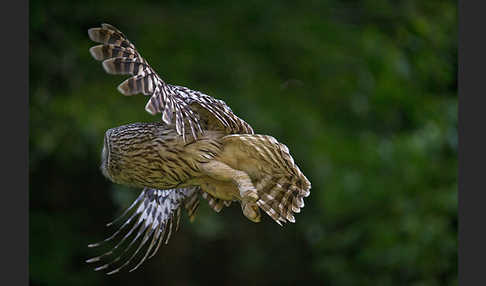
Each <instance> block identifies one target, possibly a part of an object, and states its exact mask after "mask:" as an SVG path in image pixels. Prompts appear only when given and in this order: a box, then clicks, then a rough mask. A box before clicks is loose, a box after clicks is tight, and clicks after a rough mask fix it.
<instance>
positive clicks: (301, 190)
mask: <svg viewBox="0 0 486 286" xmlns="http://www.w3.org/2000/svg"><path fill="white" fill-rule="evenodd" d="M88 34H89V37H90V38H91V40H93V41H95V42H98V43H101V45H97V46H94V47H92V48H91V49H90V53H91V55H92V56H93V57H94V58H95V59H96V60H99V61H103V62H102V63H103V68H104V69H105V71H106V72H107V73H110V74H128V75H130V76H131V77H130V78H128V79H127V80H125V81H124V82H122V83H121V84H120V85H119V86H118V90H119V91H120V92H121V93H122V94H124V95H134V94H144V95H147V96H150V99H149V100H148V102H147V105H146V106H145V110H146V111H147V112H149V113H151V114H153V115H155V114H158V113H160V114H162V118H161V119H162V120H161V121H159V122H153V123H133V124H128V125H124V126H120V127H116V128H112V129H109V130H108V131H106V133H105V137H104V146H103V150H102V156H101V157H102V158H101V159H102V163H101V171H102V173H103V175H104V176H105V177H107V178H108V179H109V180H111V181H112V182H114V183H117V184H123V185H126V186H130V187H135V188H142V189H143V190H142V192H141V193H140V195H139V196H138V198H137V199H136V200H135V201H134V202H133V203H132V205H131V206H130V207H129V208H128V209H127V210H126V211H125V212H124V213H123V214H122V216H121V217H120V218H118V219H116V220H115V221H113V222H111V223H109V224H108V226H110V225H112V224H114V223H115V222H118V221H123V220H124V222H123V223H122V224H121V226H120V227H119V229H118V230H117V231H115V233H113V235H111V236H110V237H108V238H107V239H105V240H104V241H102V242H99V243H94V244H90V245H89V246H90V247H96V246H99V245H101V244H102V243H104V242H108V241H111V240H113V239H115V238H117V237H119V236H121V240H120V241H119V242H118V243H117V244H116V245H115V246H114V247H113V248H112V249H111V250H110V251H108V252H106V253H104V254H102V255H100V256H98V257H95V258H91V259H89V260H87V262H88V263H92V262H101V261H104V260H107V259H109V258H110V257H114V258H112V259H111V260H110V262H108V263H104V264H102V265H101V266H99V267H97V268H95V270H108V268H110V267H112V266H113V267H114V265H115V264H117V263H118V264H119V265H118V266H117V267H116V268H114V269H113V270H110V271H109V272H107V274H113V273H116V272H118V271H120V270H121V269H122V268H124V267H126V266H127V265H128V264H129V263H130V262H131V261H132V260H133V258H134V257H135V256H136V255H137V254H138V253H140V252H141V253H143V254H141V255H143V257H142V258H141V259H140V260H139V261H138V263H137V264H136V265H135V266H134V267H133V268H131V270H130V271H133V270H135V269H137V268H138V267H139V266H140V265H141V264H142V263H143V262H144V261H145V260H146V259H147V258H150V257H152V256H153V255H154V254H155V253H156V252H157V250H158V249H159V247H160V245H161V244H162V243H165V244H167V242H168V241H169V238H170V236H171V234H172V232H173V231H176V230H177V229H178V227H179V223H180V218H181V212H182V210H183V209H185V210H186V211H187V213H188V216H189V218H190V220H191V221H193V219H194V217H195V215H196V210H197V208H198V206H199V200H200V197H203V198H204V199H205V200H207V201H208V203H209V205H210V207H211V208H212V209H214V210H215V211H216V212H220V211H221V209H222V208H223V207H228V206H230V205H231V203H232V202H238V203H239V204H240V205H241V209H242V212H243V214H244V215H245V216H246V217H247V218H248V219H249V220H251V221H253V222H259V221H260V219H261V216H260V209H262V210H263V211H264V212H265V213H266V214H268V215H269V216H270V217H271V218H272V219H273V220H274V221H275V222H276V223H278V224H279V225H282V223H284V222H295V218H294V215H293V214H294V213H299V212H300V209H301V208H302V207H304V200H303V198H304V197H307V196H308V195H309V194H310V191H309V190H310V188H311V184H310V182H309V180H307V178H306V177H305V176H304V174H303V173H302V172H301V171H300V169H299V167H298V166H297V165H296V164H295V162H294V160H293V158H292V156H291V155H290V152H289V149H288V148H287V146H285V145H284V144H282V143H280V142H278V141H277V140H276V139H275V138H273V137H272V136H268V135H257V134H254V132H253V129H252V128H251V126H250V125H249V124H248V123H246V122H245V121H244V120H242V119H241V118H239V117H238V116H236V115H235V114H234V113H233V112H232V110H231V109H230V108H229V107H228V106H227V105H226V103H225V102H224V101H222V100H218V99H215V98H213V97H211V96H209V95H206V94H204V93H201V92H199V91H194V90H190V89H189V88H187V87H182V86H176V85H171V84H168V83H166V82H165V81H164V80H162V79H161V78H160V76H159V75H158V74H157V73H156V72H155V71H154V70H153V69H152V67H151V66H150V65H149V64H148V62H147V61H146V60H145V59H144V58H142V57H141V55H140V53H139V52H138V51H137V50H136V48H135V46H134V45H133V44H132V43H131V42H130V41H129V40H128V39H127V38H126V37H125V35H124V34H123V33H122V32H120V31H119V30H118V29H116V28H115V27H113V26H111V25H109V24H102V25H101V27H99V28H92V29H89V30H88ZM124 231H126V233H125V234H124V235H123V234H122V232H124ZM128 241H130V242H128ZM125 242H126V243H128V245H127V246H123V247H122V245H123V244H124V243H125ZM132 247H136V249H135V250H134V251H133V252H132V254H131V255H130V254H129V251H128V250H130V249H132ZM144 247H145V249H144V250H142V249H143V248H144ZM122 248H124V250H123V251H122V250H121V249H122ZM118 250H119V252H121V253H119V254H117V252H118Z"/></svg>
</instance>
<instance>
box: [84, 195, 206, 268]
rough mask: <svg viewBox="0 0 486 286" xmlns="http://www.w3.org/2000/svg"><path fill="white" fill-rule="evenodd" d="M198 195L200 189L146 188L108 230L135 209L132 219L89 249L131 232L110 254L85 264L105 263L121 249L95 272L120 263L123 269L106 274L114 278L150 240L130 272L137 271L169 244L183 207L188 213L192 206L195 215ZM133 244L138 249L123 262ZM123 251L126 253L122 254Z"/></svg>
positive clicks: (177, 226)
mask: <svg viewBox="0 0 486 286" xmlns="http://www.w3.org/2000/svg"><path fill="white" fill-rule="evenodd" d="M198 193H199V187H190V188H180V189H169V190H155V189H148V188H145V189H144V190H143V191H142V192H141V193H140V195H139V196H138V198H137V199H136V200H135V201H134V202H133V203H132V205H131V206H130V207H129V208H128V209H126V210H125V212H124V213H123V214H122V215H121V216H120V217H119V218H117V219H116V220H114V221H113V222H110V223H108V224H107V226H111V225H112V224H114V223H116V222H117V221H120V220H121V219H122V218H124V217H126V216H127V214H128V213H130V211H131V210H133V209H135V208H136V209H135V211H133V213H132V214H131V216H130V217H129V218H128V219H126V220H125V222H124V223H123V224H122V225H121V226H120V228H119V229H118V230H117V231H116V232H115V233H113V235H111V236H110V237H108V238H107V239H105V240H103V241H101V242H98V243H93V244H90V245H89V247H97V246H100V245H102V244H104V243H106V242H108V241H111V240H113V239H115V238H116V237H118V236H119V234H121V232H122V231H123V230H128V229H129V228H130V227H129V225H130V224H132V226H131V228H130V229H129V230H128V231H127V232H126V234H125V235H124V236H123V237H122V239H121V240H120V241H119V242H118V243H117V244H116V245H115V246H114V247H113V248H112V249H111V250H110V251H108V252H106V253H104V254H102V255H100V256H97V257H94V258H91V259H88V260H87V261H86V262H88V263H92V262H99V261H102V260H105V259H107V258H108V257H110V256H114V255H115V253H117V251H116V250H117V249H119V251H118V252H121V253H120V254H119V255H118V256H117V257H116V258H114V259H113V260H112V261H111V262H108V263H105V264H103V265H101V266H99V267H96V268H95V270H96V271H98V270H104V269H107V268H108V267H110V266H111V265H113V264H115V263H116V262H118V261H120V263H122V264H121V265H120V266H118V267H117V268H115V269H114V270H111V271H109V272H108V273H107V274H114V273H116V272H119V271H120V270H121V269H122V268H124V267H125V266H127V265H128V264H129V263H130V261H131V260H132V259H133V258H134V257H135V255H136V254H137V253H139V252H140V250H141V249H142V248H143V246H144V245H146V244H147V243H148V242H149V240H150V243H149V245H148V246H147V247H146V249H145V254H144V256H143V257H142V259H140V261H139V262H138V263H137V265H136V266H135V267H133V268H132V269H131V270H130V271H133V270H135V269H137V268H138V267H139V266H140V265H141V264H142V263H143V262H144V261H145V260H146V259H147V258H151V257H152V256H154V255H155V253H156V252H157V250H158V249H159V247H160V245H161V244H162V242H163V241H164V242H165V244H167V243H168V241H169V239H170V236H171V234H172V230H173V228H175V231H177V230H178V228H179V222H180V218H181V209H182V207H184V206H185V207H186V209H188V206H192V208H191V209H192V210H193V211H192V213H191V212H190V216H192V215H193V212H194V211H195V208H197V206H196V207H194V204H193V202H194V201H199V200H198V199H197V196H198ZM188 210H189V209H188ZM174 225H175V227H174ZM137 229H138V231H137ZM135 233H136V234H135ZM131 237H133V239H132V240H131V241H130V243H129V244H128V245H127V246H123V247H121V246H122V245H123V243H124V242H125V241H127V240H129V239H130V238H131ZM140 238H142V240H141V241H138V240H139V239H140ZM137 241H138V242H137ZM134 244H138V247H137V249H136V250H135V251H134V252H133V253H132V255H131V256H130V257H128V259H127V258H126V257H125V258H123V257H124V256H127V255H128V254H129V250H130V249H131V247H132V246H133V245H134ZM154 247H155V248H154ZM122 248H124V250H123V251H122V250H121V249H122Z"/></svg>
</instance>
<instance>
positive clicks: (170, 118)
mask: <svg viewBox="0 0 486 286" xmlns="http://www.w3.org/2000/svg"><path fill="white" fill-rule="evenodd" d="M88 34H89V37H90V39H91V40H93V41H95V42H98V43H101V45H98V46H94V47H92V48H91V49H90V53H91V55H92V56H93V57H94V58H95V59H96V60H99V61H103V68H104V69H105V71H106V72H107V73H110V74H129V75H131V76H132V77H130V78H128V79H127V80H125V81H124V82H122V83H121V84H120V85H119V86H118V90H119V91H120V92H121V93H122V94H124V95H134V94H140V93H142V94H144V95H148V96H150V99H149V101H148V102H147V105H146V106H145V110H146V111H147V112H149V113H150V114H152V115H155V114H157V113H161V114H162V120H163V121H164V122H165V123H167V124H175V128H176V130H177V133H178V134H179V135H182V136H183V137H184V136H185V134H186V130H188V131H189V129H190V132H191V134H192V136H193V137H194V138H197V134H198V133H199V134H200V133H202V132H203V129H204V128H207V126H209V127H212V126H214V127H215V128H223V129H224V130H225V131H226V132H227V133H228V134H234V133H242V134H246V133H248V134H253V129H252V128H251V126H250V125H248V123H246V122H245V121H244V120H242V119H241V118H239V117H238V116H236V115H235V114H234V113H233V112H232V111H231V109H230V108H229V107H228V105H226V103H225V102H224V101H222V100H218V99H215V98H213V97H211V96H209V95H206V94H204V93H201V92H199V91H194V90H190V89H189V88H186V87H182V86H175V85H170V84H167V83H165V82H164V80H162V78H160V76H159V75H158V74H157V73H156V72H155V70H154V69H153V68H152V67H151V66H150V65H149V64H148V62H147V61H146V60H145V59H144V58H142V56H141V55H140V53H139V52H138V51H137V49H136V48H135V46H134V45H133V44H132V43H131V42H130V41H129V40H128V39H127V37H126V36H125V35H124V34H123V33H122V32H121V31H119V30H118V29H117V28H115V27H113V26H112V25H109V24H101V27H100V28H91V29H89V30H88ZM202 110H203V111H202ZM201 125H203V126H201ZM204 125H206V126H204Z"/></svg>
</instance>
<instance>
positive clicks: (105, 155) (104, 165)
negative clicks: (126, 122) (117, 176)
mask: <svg viewBox="0 0 486 286" xmlns="http://www.w3.org/2000/svg"><path fill="white" fill-rule="evenodd" d="M110 136H111V129H109V130H108V131H106V133H105V138H104V143H103V150H102V151H101V166H100V169H101V172H102V173H103V175H104V176H105V177H107V178H108V179H109V178H110V175H109V173H108V165H109V163H110Z"/></svg>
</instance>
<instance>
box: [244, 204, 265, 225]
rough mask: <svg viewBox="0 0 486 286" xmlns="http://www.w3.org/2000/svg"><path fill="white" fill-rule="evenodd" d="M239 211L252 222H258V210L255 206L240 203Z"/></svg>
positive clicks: (259, 216)
mask: <svg viewBox="0 0 486 286" xmlns="http://www.w3.org/2000/svg"><path fill="white" fill-rule="evenodd" d="M241 209H242V211H243V214H244V215H245V216H246V217H247V218H248V219H249V220H251V221H252V222H260V218H261V215H260V209H259V207H258V205H257V204H255V203H250V202H247V201H242V202H241Z"/></svg>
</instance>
